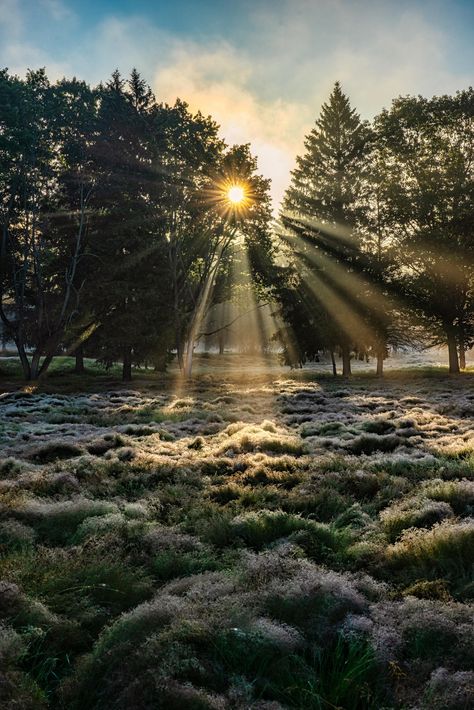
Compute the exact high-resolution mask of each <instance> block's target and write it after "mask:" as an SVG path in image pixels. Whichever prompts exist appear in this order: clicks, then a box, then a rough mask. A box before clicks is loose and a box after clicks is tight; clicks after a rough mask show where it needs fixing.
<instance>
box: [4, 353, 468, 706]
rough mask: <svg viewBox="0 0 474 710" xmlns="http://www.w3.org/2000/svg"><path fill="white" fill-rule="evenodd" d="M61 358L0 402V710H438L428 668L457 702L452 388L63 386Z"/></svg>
mask: <svg viewBox="0 0 474 710" xmlns="http://www.w3.org/2000/svg"><path fill="white" fill-rule="evenodd" d="M63 365H64V368H65V369H64V370H63V371H62V374H61V376H59V377H57V378H56V379H55V375H54V373H53V376H52V378H51V379H49V380H45V381H44V382H42V383H40V391H36V392H35V393H12V394H9V395H8V396H6V397H3V398H2V397H0V416H2V422H3V421H4V422H6V424H5V427H4V431H3V434H2V436H3V439H2V454H1V455H2V458H1V459H0V625H1V629H2V638H1V639H0V657H1V658H2V659H6V660H4V661H2V662H3V664H4V667H5V671H4V675H3V676H2V681H1V682H2V683H3V685H2V692H3V691H4V689H5V691H4V695H5V697H7V700H8V702H9V703H10V705H11V706H12V707H18V708H20V709H21V710H23V708H25V710H26V708H28V710H29V709H30V708H31V710H36V708H45V709H47V710H53V709H54V710H66V709H67V710H83V708H90V709H91V710H105V709H106V708H107V710H108V708H115V710H125V708H129V707H134V708H137V710H142V708H147V707H165V708H170V709H171V708H179V710H181V708H198V707H199V708H206V709H208V708H214V709H215V708H236V709H239V710H240V709H242V710H243V708H247V707H259V704H260V705H261V706H262V707H269V708H272V707H275V708H276V707H277V705H276V704H277V703H278V704H279V705H278V707H282V708H290V709H291V708H295V709H296V708H298V709H300V708H317V709H318V710H319V709H320V710H328V709H329V708H334V707H341V708H350V709H353V710H364V709H365V708H370V709H372V708H373V710H375V709H376V708H377V710H379V709H380V708H384V710H398V708H401V707H403V708H404V710H405V709H406V710H414V708H415V707H418V705H419V704H420V702H421V700H420V699H424V698H430V703H431V704H432V706H433V707H438V708H441V707H444V706H443V703H446V693H445V692H444V690H443V686H442V683H441V680H440V679H441V678H445V680H446V683H448V684H451V685H450V686H449V687H454V686H453V684H454V683H455V682H457V683H458V687H459V689H462V692H461V690H459V692H457V691H456V692H457V694H456V693H454V691H453V697H459V698H463V702H464V704H465V706H466V707H469V704H466V700H465V698H466V697H467V696H466V693H467V690H466V688H468V682H467V680H466V677H465V676H464V675H462V674H466V673H470V672H471V670H470V666H469V664H468V661H467V659H469V658H471V657H472V656H474V649H473V647H472V639H471V637H470V635H469V634H468V632H467V628H468V622H467V619H468V618H469V614H470V606H469V602H470V600H472V598H473V596H474V590H473V584H472V563H473V558H472V549H473V542H474V539H473V536H472V525H473V523H472V505H473V492H472V485H473V473H474V469H473V467H472V460H471V458H472V457H471V458H470V457H466V456H465V455H464V453H463V452H465V451H466V450H468V449H469V446H470V445H471V441H472V422H471V420H470V419H469V417H468V416H467V414H466V412H468V411H470V410H469V407H472V399H469V397H468V396H467V394H465V393H464V391H463V390H462V389H461V388H460V386H459V387H458V385H456V384H455V383H454V381H452V380H449V381H448V380H447V379H446V378H443V377H441V376H436V377H434V378H431V379H430V380H429V381H425V380H423V381H422V380H420V379H417V377H416V376H415V375H411V376H410V378H409V380H407V382H404V381H403V379H402V377H401V374H397V375H396V376H393V377H392V376H388V377H387V380H386V381H385V382H384V383H380V382H377V381H376V380H375V379H370V378H367V377H365V376H364V377H362V376H360V377H358V378H356V379H355V380H354V382H353V383H346V384H345V385H344V388H342V387H341V386H340V384H338V383H333V382H332V381H331V380H330V379H325V378H324V377H323V378H321V379H320V378H319V377H318V379H317V380H315V375H314V374H313V375H312V376H311V377H310V376H309V375H308V373H303V374H304V376H303V375H301V376H300V374H299V373H296V374H295V375H290V376H285V377H284V378H283V377H282V378H281V379H278V380H275V381H273V382H272V383H268V382H267V381H266V380H264V379H259V380H255V381H253V380H252V379H251V378H250V379H249V380H246V381H245V383H242V382H241V381H240V382H239V381H229V382H226V383H223V382H222V381H221V380H218V379H217V378H214V379H212V378H209V379H208V380H206V381H205V382H203V381H197V380H196V382H194V383H192V384H190V386H189V391H187V392H186V393H185V394H184V393H180V394H179V395H177V394H176V393H174V392H172V391H171V389H169V388H168V384H167V383H166V381H165V380H164V379H163V378H161V379H160V380H159V379H155V378H154V376H153V377H150V378H149V380H146V379H145V377H143V378H142V379H141V380H140V385H139V386H137V387H135V388H134V389H126V390H125V389H123V388H122V389H120V388H118V387H115V389H113V390H110V389H108V388H109V387H110V383H109V384H106V383H105V379H104V378H105V375H100V374H98V373H97V374H93V375H91V376H90V377H89V379H88V380H87V381H84V382H85V384H84V391H82V392H81V393H76V394H74V388H73V386H72V381H73V380H74V382H75V383H76V384H75V388H76V389H77V387H78V385H79V383H80V382H81V380H80V378H78V377H77V376H72V375H71V376H69V375H68V374H66V367H67V366H68V363H67V362H66V363H64V364H63ZM93 378H95V379H94V382H95V385H91V381H92V379H93ZM86 379H87V378H86ZM453 387H456V389H455V391H454V393H453V394H451V389H452V388H453ZM46 388H48V389H49V391H52V390H53V389H55V390H56V391H55V392H54V394H47V393H46V392H45V389H46ZM456 452H457V453H456ZM459 452H461V454H462V455H461V456H460V455H459ZM76 454H79V455H76ZM4 638H5V639H6V640H5V642H4V646H5V652H4V651H3V649H4V646H2V643H3V639H4ZM438 640H439V643H438ZM435 641H436V643H435ZM15 649H16V650H15ZM407 659H409V667H408V666H407ZM397 669H398V670H397ZM440 669H441V671H442V670H443V669H444V671H445V672H446V674H448V675H449V677H448V675H446V674H445V675H443V674H442V673H441V671H440ZM444 671H443V672H444ZM459 674H461V675H459ZM3 678H5V679H6V680H5V681H4V680H3ZM423 702H424V700H423ZM265 704H266V705H265Z"/></svg>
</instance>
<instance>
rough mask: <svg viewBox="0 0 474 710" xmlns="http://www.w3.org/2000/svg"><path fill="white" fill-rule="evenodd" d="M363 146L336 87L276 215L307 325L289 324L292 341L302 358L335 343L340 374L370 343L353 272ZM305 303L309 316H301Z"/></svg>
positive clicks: (361, 127) (363, 128)
mask: <svg viewBox="0 0 474 710" xmlns="http://www.w3.org/2000/svg"><path fill="white" fill-rule="evenodd" d="M369 141H370V131H369V128H368V125H367V123H366V122H363V121H361V120H360V118H359V116H358V114H357V113H356V111H355V110H354V109H353V108H352V107H351V105H350V102H349V99H348V98H347V96H346V95H345V94H344V93H343V92H342V89H341V86H340V84H339V83H338V82H336V84H335V86H334V89H333V91H332V93H331V95H330V97H329V100H328V102H327V103H325V104H323V106H322V110H321V114H320V117H319V118H318V120H317V121H316V125H315V127H314V128H313V130H312V131H311V132H310V133H309V135H308V136H307V137H306V140H305V149H306V150H305V153H304V154H303V155H302V156H299V157H298V158H297V166H296V169H295V170H294V171H293V173H292V182H291V185H290V187H289V189H288V191H287V193H286V195H285V199H284V202H283V210H282V213H281V223H282V226H283V228H284V229H283V230H282V237H283V238H284V240H285V241H286V242H287V244H288V245H289V246H290V249H291V252H292V254H293V257H294V259H295V262H294V263H295V269H296V272H297V273H298V279H299V283H300V290H304V292H305V298H304V299H301V302H300V306H302V307H303V311H301V307H299V308H298V310H299V311H300V317H301V318H302V319H303V320H304V319H305V318H306V320H307V319H308V318H309V319H310V320H311V321H312V322H313V325H314V327H313V328H307V323H305V324H301V323H299V322H298V321H296V322H295V323H293V324H292V327H293V331H294V333H295V337H296V341H298V340H299V338H298V330H300V331H301V333H302V338H303V341H304V342H301V343H300V347H301V348H302V350H303V351H304V353H305V355H306V357H307V356H315V355H316V354H317V351H318V350H321V349H323V348H326V349H328V350H331V351H332V350H333V349H334V347H335V346H336V345H337V346H339V348H340V350H341V354H342V360H343V375H345V376H347V375H349V374H350V353H351V350H352V349H354V348H356V347H357V348H358V349H361V348H366V347H367V345H368V340H370V329H369V327H368V326H367V324H366V320H365V317H364V313H363V311H364V304H363V303H362V298H363V282H362V281H361V280H360V279H358V278H356V276H355V275H354V271H355V269H356V261H357V258H358V256H359V253H360V250H361V248H362V244H363V239H364V236H363V234H364V233H363V229H362V226H363V224H364V221H365V209H366V203H365V197H366V191H367V180H366V175H367V153H368V146H369ZM303 280H304V281H305V284H304V288H303V286H302V281H303ZM306 304H307V305H309V309H310V312H309V313H307V314H306V316H305V315H304V311H305V310H308V308H307V305H306ZM300 325H301V326H302V327H301V328H300V327H299V326H300ZM308 336H309V337H310V342H308Z"/></svg>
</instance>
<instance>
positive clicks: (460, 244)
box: [375, 88, 474, 373]
mask: <svg viewBox="0 0 474 710" xmlns="http://www.w3.org/2000/svg"><path fill="white" fill-rule="evenodd" d="M473 119H474V91H473V89H472V88H470V89H468V90H466V91H461V92H458V93H457V94H456V95H455V96H442V97H434V98H433V99H430V100H429V99H424V98H422V97H406V98H399V99H396V100H395V101H394V102H393V104H392V107H391V109H390V111H384V112H382V114H380V116H378V117H377V119H376V122H375V126H376V131H377V140H378V143H379V145H380V149H381V152H382V157H383V164H384V171H385V178H384V179H385V182H386V189H385V195H384V200H385V204H386V212H387V215H388V219H389V226H390V229H391V232H392V239H393V241H394V244H395V245H396V259H397V262H398V265H399V268H398V278H397V285H398V289H399V291H400V293H402V294H403V296H404V298H405V299H406V300H407V302H409V303H410V304H411V307H412V308H413V310H414V312H415V313H416V314H417V315H418V317H419V318H420V319H421V320H422V321H423V322H424V323H425V325H426V326H427V327H428V328H429V329H430V331H431V333H432V335H433V339H434V340H433V342H438V343H439V342H443V340H444V342H445V343H447V345H448V351H449V371H450V372H451V373H457V372H459V359H458V347H460V349H461V352H462V351H463V350H464V348H465V347H466V345H469V344H471V343H472V341H473V336H474V314H473V309H474V233H473V229H474V161H473V155H474V120H473Z"/></svg>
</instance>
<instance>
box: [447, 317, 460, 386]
mask: <svg viewBox="0 0 474 710" xmlns="http://www.w3.org/2000/svg"><path fill="white" fill-rule="evenodd" d="M446 339H447V342H448V355H449V372H450V374H451V375H457V374H458V373H459V358H458V348H457V343H456V332H455V330H454V328H452V327H449V326H448V327H447V328H446Z"/></svg>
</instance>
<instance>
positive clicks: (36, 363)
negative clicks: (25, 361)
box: [30, 351, 41, 380]
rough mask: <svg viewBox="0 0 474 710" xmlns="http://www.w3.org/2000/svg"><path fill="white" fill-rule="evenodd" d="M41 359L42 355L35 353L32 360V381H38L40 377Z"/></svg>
mask: <svg viewBox="0 0 474 710" xmlns="http://www.w3.org/2000/svg"><path fill="white" fill-rule="evenodd" d="M40 358H41V355H40V353H39V352H38V351H36V352H34V353H33V357H32V358H31V366H30V379H31V380H37V379H38V375H39V373H40Z"/></svg>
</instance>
